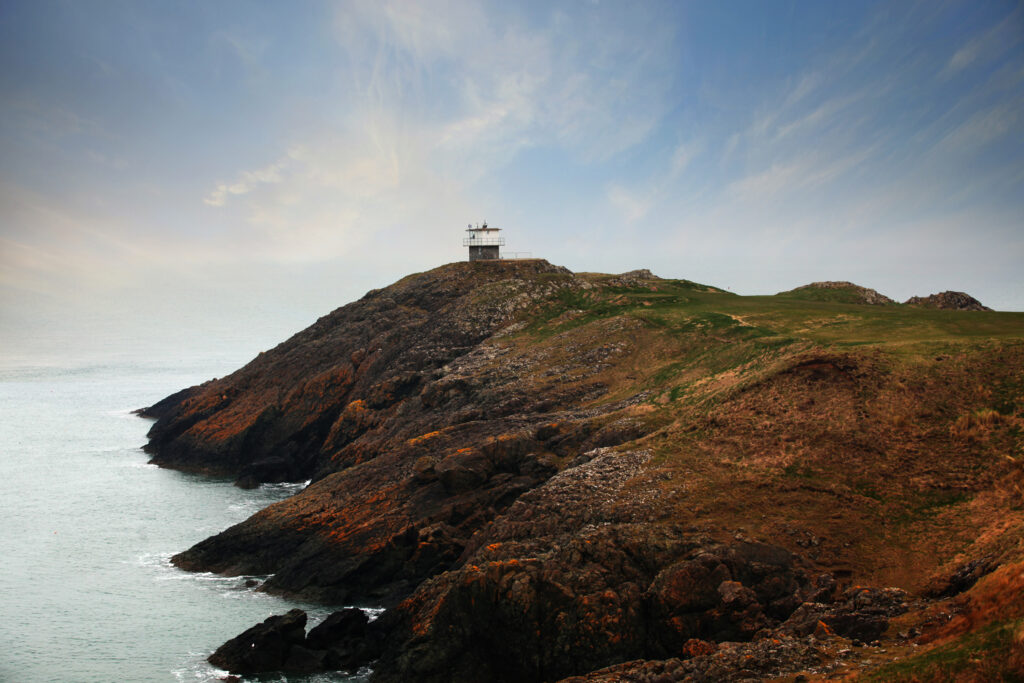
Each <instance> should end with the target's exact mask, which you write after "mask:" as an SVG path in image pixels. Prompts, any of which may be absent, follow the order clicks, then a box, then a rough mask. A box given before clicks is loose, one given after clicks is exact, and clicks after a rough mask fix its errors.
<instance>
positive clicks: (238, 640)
mask: <svg viewBox="0 0 1024 683" xmlns="http://www.w3.org/2000/svg"><path fill="white" fill-rule="evenodd" d="M305 639H306V613H305V612H303V611H302V610H301V609H293V610H291V611H289V612H288V613H287V614H281V615H275V616H272V617H269V618H267V619H266V620H265V621H263V623H261V624H256V625H255V626H253V627H252V628H249V629H247V630H245V631H244V632H242V633H241V634H240V635H238V636H235V637H234V638H232V639H231V640H229V641H227V642H226V643H224V644H223V645H221V646H220V647H219V648H217V650H216V652H214V653H213V654H212V655H210V657H209V660H208V661H209V662H210V664H213V665H214V666H217V667H220V668H222V669H227V670H228V671H230V672H231V673H233V674H242V675H243V676H244V675H250V674H256V673H261V672H264V671H283V670H284V669H285V665H286V663H287V662H288V661H289V656H290V655H291V653H292V649H293V648H294V647H296V646H299V647H301V646H302V645H303V643H304V642H305Z"/></svg>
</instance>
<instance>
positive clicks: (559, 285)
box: [143, 260, 1024, 681]
mask: <svg viewBox="0 0 1024 683" xmlns="http://www.w3.org/2000/svg"><path fill="white" fill-rule="evenodd" d="M826 285H828V286H827V287H826ZM836 285H843V287H845V289H844V288H837V287H836ZM851 288H852V289H851ZM847 291H849V292H853V293H854V294H856V296H853V294H851V295H849V296H847V295H846V294H845V292H847ZM837 292H839V293H840V294H843V296H839V295H838V294H837ZM863 292H873V290H867V289H866V288H863V287H858V286H856V285H852V284H850V283H815V284H813V285H809V286H808V287H804V288H798V289H797V290H793V291H792V292H788V293H783V294H781V295H778V296H775V297H740V296H736V295H733V294H731V293H728V292H725V291H723V290H720V289H717V288H715V287H711V286H706V285H701V284H698V283H694V282H690V281H688V280H679V279H661V278H657V277H655V276H653V275H652V274H651V273H649V272H648V271H633V272H631V273H625V274H622V275H601V274H589V273H581V274H573V273H570V272H569V271H568V270H566V269H565V268H561V267H558V266H553V265H551V264H549V263H547V262H545V261H542V260H530V261H511V262H495V263H487V262H476V263H457V264H450V265H447V266H443V267H440V268H437V269H434V270H432V271H429V272H426V273H420V274H416V275H412V276H409V277H407V278H404V279H403V280H400V281H399V282H397V283H395V284H394V285H392V286H390V287H387V288H385V289H381V290H375V291H372V292H370V293H368V294H367V295H366V296H365V297H363V298H362V299H360V300H359V301H356V302H354V303H352V304H349V305H347V306H344V307H342V308H339V309H338V310H336V311H334V312H333V313H330V314H329V315H327V316H325V317H323V318H321V319H320V320H319V321H317V322H316V323H315V324H314V325H313V326H311V327H310V328H308V329H306V330H304V331H302V332H300V333H299V334H297V335H295V336H294V337H292V338H291V339H289V340H287V341H285V342H284V343H282V344H281V345H279V346H277V347H276V348H274V349H272V350H270V351H267V352H265V353H263V354H260V356H258V357H257V358H256V359H254V360H253V361H252V362H251V363H249V364H248V365H246V366H245V367H243V368H241V369H240V370H238V371H237V372H235V373H233V374H232V375H229V376H227V377H224V378H222V379H217V380H212V381H210V382H207V383H205V384H203V385H199V386H196V387H192V388H189V389H185V390H182V391H181V392H178V393H177V394H174V395H172V396H170V397H168V398H167V399H165V400H163V401H161V402H159V403H157V404H155V405H154V406H152V407H150V408H148V409H146V410H144V411H143V414H146V415H148V416H150V417H153V418H155V419H156V422H155V424H154V425H153V428H152V430H151V432H150V443H149V445H148V446H147V450H148V452H149V453H151V454H152V457H153V461H154V462H156V463H157V464H159V465H161V466H165V467H175V468H180V469H186V470H191V471H198V472H207V473H213V474H220V475H223V474H228V475H230V476H233V477H236V479H237V482H238V483H239V485H243V486H254V485H258V484H259V483H261V482H274V481H304V480H306V479H311V480H312V481H311V483H310V485H309V486H308V487H306V488H305V490H303V491H302V492H301V493H299V494H297V495H295V496H293V497H291V498H289V499H287V500H285V501H282V502H280V503H277V504H275V505H272V506H270V507H268V508H266V509H264V510H262V511H261V512H259V513H257V514H256V515H254V516H253V517H252V518H250V519H249V520H247V521H245V522H243V523H242V524H239V525H237V526H234V527H232V528H230V529H227V530H225V531H224V532H222V533H220V534H218V535H216V536H213V537H211V538H209V539H207V540H205V541H203V542H201V543H199V544H197V545H196V546H194V547H193V548H191V549H188V550H186V551H184V552H182V553H181V554H179V555H177V556H176V557H175V558H174V562H175V563H176V564H177V565H178V566H179V567H182V568H184V569H188V570H201V571H215V572H222V573H228V574H272V575H273V576H272V578H271V579H269V580H268V581H267V583H266V585H265V589H266V590H269V591H275V592H280V593H286V594H290V595H296V596H301V597H303V598H306V599H312V600H319V601H323V602H328V603H335V604H342V603H345V604H370V603H372V604H382V605H385V606H387V607H388V608H389V609H388V610H387V612H385V614H384V615H383V616H382V617H381V618H380V619H379V620H377V621H375V622H372V624H362V625H358V626H357V627H352V628H347V630H346V631H345V632H344V634H343V635H339V636H337V638H338V639H339V640H338V642H337V643H332V642H331V641H330V637H328V636H326V635H324V633H325V632H321V634H320V635H318V636H317V637H316V638H315V639H314V640H315V642H314V643H313V644H311V642H310V641H309V638H311V637H312V635H313V634H312V633H311V634H310V636H309V637H307V639H306V640H303V638H304V637H305V636H304V635H303V634H302V633H298V634H296V633H293V631H295V628H293V625H294V623H298V621H297V619H298V618H297V617H296V618H291V619H290V620H289V621H288V622H287V623H288V624H289V626H288V628H289V629H290V630H289V631H288V638H289V639H290V640H289V641H288V642H289V643H291V645H289V647H293V648H299V649H298V650H295V652H296V653H298V652H300V650H301V653H302V657H298V655H296V657H298V659H294V658H293V660H292V661H301V662H302V666H303V667H307V668H309V667H312V668H313V669H315V668H316V667H317V666H326V667H328V668H334V667H338V666H340V664H339V662H344V665H345V666H346V667H356V666H359V665H364V664H370V663H372V664H373V666H374V670H375V676H376V677H377V678H378V679H379V680H387V681H390V680H395V681H398V680H423V681H447V680H456V681H477V680H481V681H482V680H490V681H545V680H559V679H563V678H571V677H579V676H584V677H586V680H595V681H596V680H622V679H630V678H629V677H633V678H631V679H630V680H683V679H685V678H686V677H687V676H689V677H691V678H692V677H696V678H698V679H699V678H701V677H704V678H705V679H707V680H728V679H742V678H744V677H747V678H751V677H753V678H765V677H770V676H776V675H797V674H801V675H807V676H811V675H816V674H824V673H831V672H842V671H847V670H851V671H861V670H865V671H873V670H878V671H882V672H883V673H884V672H885V671H888V670H887V669H885V668H884V667H886V666H890V667H891V666H896V665H895V664H893V663H892V661H894V660H895V659H896V658H897V657H899V658H910V659H909V660H910V661H911V662H912V664H911V667H913V666H914V665H913V661H915V660H914V656H915V654H916V653H917V651H918V649H919V648H921V649H923V650H928V651H933V650H935V649H936V648H941V647H947V648H954V649H955V648H957V647H961V646H964V643H973V642H975V641H974V640H971V638H974V637H975V636H977V634H978V633H981V632H982V631H984V629H989V630H990V631H992V630H993V629H995V631H993V632H997V633H998V634H999V635H998V637H996V636H993V638H994V639H989V640H985V641H984V642H985V643H986V644H985V645H984V646H983V647H982V649H983V650H984V651H985V652H986V653H988V655H987V656H988V659H987V660H986V661H989V662H990V664H987V665H986V666H991V667H995V668H992V669H991V670H990V671H989V672H988V673H992V672H996V673H999V672H1001V671H1004V670H1005V671H1012V670H1015V667H1018V666H1020V665H1021V663H1022V662H1024V654H1022V653H1021V651H1020V642H1019V640H1015V638H1018V636H1019V635H1020V634H1022V633H1024V631H1020V630H1019V629H1020V628H1021V626H1022V622H1021V619H1022V617H1024V604H1022V601H1021V600H1020V598H1019V595H1020V592H1019V589H1020V588H1024V564H1022V559H1024V557H1022V554H1024V551H1022V550H1021V548H1022V546H1021V541H1022V539H1024V536H1022V534H1021V531H1022V529H1024V507H1022V502H1024V501H1022V498H1021V491H1022V490H1024V489H1022V486H1024V466H1022V464H1021V463H1022V462H1024V460H1022V458H1024V447H1022V441H1021V432H1022V430H1021V428H1022V426H1024V376H1022V373H1021V368H1022V367H1024V315H1022V314H1007V313H997V312H978V313H975V312H971V313H964V312H961V311H949V310H934V309H928V308H917V307H908V306H902V305H899V304H894V303H892V301H891V300H890V299H888V298H887V297H884V296H881V295H877V296H874V297H872V299H871V301H861V300H860V299H862V298H863ZM874 294H877V293H874ZM1010 589H1012V590H1010ZM1007 590H1010V592H1009V593H1006V591H1007ZM1014 590H1015V591H1016V592H1013V591H1014ZM1007 595H1008V596H1010V597H1004V596H1007ZM965 614H967V615H972V616H970V618H969V619H968V618H966V617H965V618H964V619H960V617H961V616H963V615H965ZM958 619H960V621H957V620H958ZM301 621H303V623H304V619H303V620H301ZM353 629H354V630H353ZM999 629H1002V630H999ZM299 630H300V631H301V630H302V629H301V628H300V629H299ZM984 632H985V633H988V631H984ZM1006 634H1009V635H1006ZM227 635H230V634H225V636H227ZM261 637H262V636H261ZM341 642H344V650H345V654H344V657H342V656H341V655H337V651H338V648H341V647H342V646H341V645H340V644H339V643H341ZM950 643H952V644H950ZM872 644H875V645H874V647H872ZM883 646H884V647H883ZM211 647H212V646H211ZM964 647H967V650H969V649H970V648H969V647H968V646H964ZM883 650H884V652H883ZM967 650H964V652H967ZM308 652H312V653H314V654H313V655H307V654H306V653H308ZM330 652H335V653H336V656H333V658H332V656H328V654H327V653H330ZM957 652H959V650H957ZM971 652H973V650H971ZM316 653H319V654H316ZM286 654H287V653H285V654H284V655H282V657H283V659H281V661H280V662H278V665H276V666H277V668H288V667H287V666H285V662H286V661H288V658H287V656H286ZM973 656H974V654H964V655H963V657H966V659H964V660H963V661H965V662H967V661H969V660H970V657H973ZM940 659H941V658H940ZM941 661H942V662H946V663H944V664H940V665H936V664H935V663H934V662H933V661H932V660H926V659H921V660H920V661H919V663H918V665H917V667H918V668H916V669H914V668H910V669H907V670H908V671H910V674H908V675H911V676H919V678H918V679H915V680H921V679H924V680H927V679H928V676H929V675H932V674H933V673H934V675H935V676H936V677H938V678H937V680H941V676H942V675H944V674H943V672H944V671H946V670H945V669H941V670H940V669H936V668H935V666H952V667H955V666H958V665H959V664H957V662H960V660H959V659H957V658H956V657H951V658H946V659H942V660H941ZM950 661H952V662H953V664H949V663H948V662H950ZM310 662H313V663H312V664H310ZM332 662H333V664H332ZM965 666H966V664H965ZM603 667H610V668H607V669H604V668H603ZM879 667H883V668H881V669H879ZM929 667H932V668H929ZM302 670H306V669H302ZM922 672H923V673H922ZM935 672H938V673H935ZM890 673H891V674H892V676H894V677H896V676H898V675H902V674H900V673H899V671H897V670H896V669H893V670H891V671H890ZM887 675H888V674H887ZM908 680H910V679H908ZM978 680H983V679H978Z"/></svg>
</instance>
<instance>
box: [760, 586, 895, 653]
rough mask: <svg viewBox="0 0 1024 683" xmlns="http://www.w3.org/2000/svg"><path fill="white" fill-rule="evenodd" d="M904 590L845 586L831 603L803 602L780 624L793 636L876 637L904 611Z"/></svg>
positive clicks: (862, 638)
mask: <svg viewBox="0 0 1024 683" xmlns="http://www.w3.org/2000/svg"><path fill="white" fill-rule="evenodd" d="M906 598H907V594H906V592H905V591H903V590H901V589H899V588H867V587H863V586H855V587H853V588H849V589H847V590H846V591H845V592H844V593H843V595H842V596H841V599H840V600H839V601H837V602H836V603H835V604H832V605H824V604H821V603H811V602H806V603H804V604H802V605H800V607H798V608H797V609H796V610H794V612H793V613H792V614H791V615H790V617H789V618H788V619H787V620H786V622H785V623H783V624H782V625H781V626H780V627H779V631H780V632H781V633H787V634H790V635H794V636H807V635H811V634H816V635H825V636H827V635H832V634H834V635H838V636H842V637H843V638H849V639H851V640H853V641H854V642H857V641H862V642H872V641H874V640H877V639H878V638H879V637H880V636H881V635H882V634H883V633H885V630H886V629H887V628H888V626H889V619H890V618H891V617H894V616H896V615H899V614H902V613H904V612H906V611H907V604H906Z"/></svg>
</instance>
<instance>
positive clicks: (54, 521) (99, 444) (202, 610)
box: [0, 360, 363, 683]
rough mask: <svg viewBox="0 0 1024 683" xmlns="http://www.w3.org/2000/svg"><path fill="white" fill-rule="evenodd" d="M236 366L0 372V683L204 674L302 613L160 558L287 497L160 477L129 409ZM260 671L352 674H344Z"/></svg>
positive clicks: (215, 675) (276, 489)
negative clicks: (245, 635) (255, 631)
mask: <svg viewBox="0 0 1024 683" xmlns="http://www.w3.org/2000/svg"><path fill="white" fill-rule="evenodd" d="M237 365H238V363H233V364H230V365H228V364H226V363H224V362H219V361H211V360H207V361H203V362H196V363H193V364H192V365H190V366H184V365H177V366H171V365H164V366H161V365H158V364H153V363H147V362H127V361H125V362H100V363H95V362H93V363H81V364H77V365H69V364H67V363H64V364H49V365H31V364H24V363H20V364H16V365H15V366H10V365H8V366H7V367H0V522H2V523H0V681H3V682H10V683H15V682H18V683H36V682H44V681H53V682H58V681H59V682H60V683H69V682H78V683H91V682H96V683H108V682H110V681H139V682H143V681H154V682H167V681H172V682H173V681H199V682H202V681H215V680H218V679H219V678H220V677H221V676H223V675H224V673H225V672H222V671H218V670H216V669H214V668H213V667H211V666H210V665H208V664H207V663H206V662H205V657H206V656H207V655H208V654H209V653H210V652H211V651H213V650H214V649H215V648H216V647H217V646H219V645H220V644H221V643H222V642H223V641H224V640H226V639H228V638H230V637H232V636H234V635H236V634H238V633H240V632H241V631H242V630H244V629H246V628H248V627H249V626H251V625H253V624H254V623H256V622H258V621H261V620H263V619H265V618H266V617H268V616H270V615H271V614H279V613H282V612H285V611H287V610H288V609H290V608H292V607H295V606H299V607H303V608H304V609H306V610H307V611H308V612H309V613H310V619H311V622H312V623H315V621H316V620H317V619H321V618H323V617H324V616H326V615H327V614H328V613H329V612H330V611H331V610H330V609H329V608H325V607H316V606H310V605H304V604H300V603H295V602H292V601H287V600H283V599H281V598H276V597H272V596H268V595H265V594H263V593H259V592H257V591H254V590H252V589H249V588H246V587H245V577H239V578H224V577H220V576H214V575H210V574H190V573H186V572H182V571H179V570H177V569H175V568H174V567H172V566H171V565H170V563H169V558H170V556H171V555H172V554H174V553H176V552H178V551H180V550H183V549H185V548H188V547H189V546H191V545H192V544H193V543H195V542H197V541H200V540H202V539H203V538H205V537H207V536H209V535H211V534H214V533H216V532H218V531H220V530H222V529H224V528H226V527H228V526H230V525H231V524H234V523H237V522H239V521H241V520H243V519H245V518H246V517H248V516H249V515H251V514H253V513H254V512H256V511H257V510H259V509H260V508H262V507H264V506H266V505H268V504H270V503H272V502H274V501H276V500H280V499H282V498H284V497H286V496H288V495H291V494H292V493H294V492H295V491H297V490H298V489H299V488H301V485H268V486H263V487H261V488H259V489H256V490H252V491H243V490H241V489H239V488H236V487H234V486H232V485H231V483H230V482H228V481H217V480H211V479H208V478H203V477H198V476H193V475H187V474H182V473H179V472H174V471H170V470H162V469H159V468H157V467H155V466H152V465H148V464H147V463H146V461H147V456H146V455H145V454H144V453H142V451H141V450H140V447H141V446H142V445H143V444H144V443H145V434H146V431H147V430H148V428H149V426H150V422H149V421H148V420H143V419H141V418H138V417H136V416H135V415H133V414H132V413H131V411H132V410H133V409H135V408H139V407H141V406H145V405H149V404H151V403H153V402H155V401H156V400H158V399H160V398H162V397H163V396H166V395H168V394H170V393H171V392H173V391H176V390H178V389H180V388H182V387H185V386H190V385H192V384H195V383H197V382H200V381H203V380H206V379H209V378H210V377H212V376H213V375H214V374H224V373H226V372H227V371H229V370H231V369H232V368H233V367H237ZM261 680H273V681H285V680H289V681H290V680H304V681H353V680H363V678H362V677H356V678H349V677H345V676H342V675H330V676H314V677H304V678H300V677H290V678H285V677H283V676H269V677H267V678H264V679H261Z"/></svg>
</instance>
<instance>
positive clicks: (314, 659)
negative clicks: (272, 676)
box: [281, 645, 327, 674]
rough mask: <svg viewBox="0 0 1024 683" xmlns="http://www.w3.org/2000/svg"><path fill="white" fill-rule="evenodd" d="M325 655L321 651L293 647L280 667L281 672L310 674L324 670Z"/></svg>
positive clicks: (299, 646)
mask: <svg viewBox="0 0 1024 683" xmlns="http://www.w3.org/2000/svg"><path fill="white" fill-rule="evenodd" d="M326 659H327V653H326V652H325V651H323V650H310V649H308V648H306V647H304V646H302V645H293V646H292V647H291V649H290V650H288V658H287V659H286V660H285V662H284V664H283V665H282V666H281V670H282V671H287V672H289V673H299V674H311V673H316V672H317V671H323V670H324V669H325V666H324V663H325V661H326Z"/></svg>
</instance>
